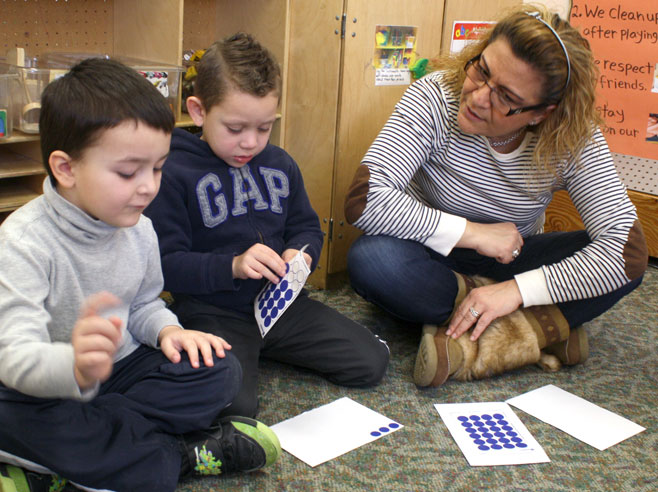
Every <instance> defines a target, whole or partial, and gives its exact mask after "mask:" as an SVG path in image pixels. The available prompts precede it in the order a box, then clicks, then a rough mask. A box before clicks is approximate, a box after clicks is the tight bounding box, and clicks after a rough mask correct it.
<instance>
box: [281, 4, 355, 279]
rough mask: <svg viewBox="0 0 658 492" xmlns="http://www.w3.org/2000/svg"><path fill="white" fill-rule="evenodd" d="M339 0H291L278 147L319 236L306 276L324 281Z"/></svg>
mask: <svg viewBox="0 0 658 492" xmlns="http://www.w3.org/2000/svg"><path fill="white" fill-rule="evenodd" d="M342 12H343V0H317V1H309V0H291V1H290V9H289V14H288V24H289V27H288V37H287V40H286V46H287V49H286V63H285V66H286V73H285V74H284V84H285V89H284V94H283V100H282V104H281V107H282V141H283V147H284V148H285V149H286V151H287V152H288V153H289V154H290V155H291V156H292V157H293V158H294V159H295V161H296V162H297V163H298V165H299V167H300V169H301V171H302V174H303V176H304V184H305V186H306V191H307V192H308V195H309V198H310V200H311V205H312V206H313V208H314V209H315V211H316V212H317V214H318V216H319V217H320V224H321V226H322V230H323V232H324V233H325V242H324V247H323V249H322V255H321V256H320V260H319V262H318V267H317V269H316V270H315V272H314V273H313V275H312V276H311V279H310V280H309V281H310V282H311V283H312V284H314V285H317V286H319V287H326V280H327V272H328V270H327V264H328V254H327V252H328V238H329V230H330V226H331V216H332V214H331V211H332V200H333V189H332V186H333V175H334V171H333V169H334V153H335V143H336V121H337V113H338V88H339V77H340V60H341V43H342V40H341V35H340V29H341V21H342Z"/></svg>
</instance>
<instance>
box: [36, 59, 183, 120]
mask: <svg viewBox="0 0 658 492" xmlns="http://www.w3.org/2000/svg"><path fill="white" fill-rule="evenodd" d="M91 57H102V58H112V59H114V60H117V61H119V62H121V63H123V64H124V65H127V66H129V67H131V68H133V69H134V70H136V71H137V72H139V73H140V74H142V75H143V76H144V77H146V78H147V79H148V80H149V81H150V82H151V83H153V85H155V87H156V88H157V89H158V90H159V91H160V93H161V94H162V95H163V96H164V97H166V98H167V100H168V101H169V106H170V107H171V110H172V111H173V113H174V115H175V116H176V118H179V117H180V90H181V76H182V74H183V73H184V72H185V69H184V68H183V67H182V66H178V65H169V64H166V63H159V62H152V61H148V60H142V59H139V58H132V57H127V56H109V55H106V54H102V53H44V54H42V55H41V57H40V60H41V61H43V62H44V63H47V64H48V65H49V66H51V67H53V68H59V69H69V68H71V67H72V66H73V65H75V64H76V63H78V62H80V61H82V60H84V59H85V58H91Z"/></svg>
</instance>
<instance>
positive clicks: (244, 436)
mask: <svg viewBox="0 0 658 492" xmlns="http://www.w3.org/2000/svg"><path fill="white" fill-rule="evenodd" d="M183 440H184V441H185V447H186V449H187V457H188V460H189V463H190V468H191V470H192V471H193V473H195V474H197V475H221V474H223V473H231V472H250V471H254V470H258V469H260V468H263V467H266V466H270V465H271V464H272V463H274V462H275V461H276V460H277V458H278V457H279V455H280V454H281V444H279V439H278V438H277V437H276V434H275V433H274V432H273V431H272V429H270V428H269V427H267V426H266V425H265V424H263V423H261V422H258V421H257V420H254V419H250V418H247V417H236V416H231V417H224V418H222V419H220V420H219V421H218V422H217V424H216V425H215V426H213V427H211V428H210V429H208V430H206V431H196V432H190V433H188V434H185V435H184V436H183Z"/></svg>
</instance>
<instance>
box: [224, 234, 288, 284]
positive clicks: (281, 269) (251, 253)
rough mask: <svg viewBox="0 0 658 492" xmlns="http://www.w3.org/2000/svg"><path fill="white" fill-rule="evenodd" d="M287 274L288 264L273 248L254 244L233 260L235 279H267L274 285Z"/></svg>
mask: <svg viewBox="0 0 658 492" xmlns="http://www.w3.org/2000/svg"><path fill="white" fill-rule="evenodd" d="M285 274H286V262H285V261H283V259H282V258H281V257H280V256H279V255H278V254H277V253H276V251H274V250H273V249H272V248H270V247H268V246H265V245H264V244H260V243H258V244H254V245H253V246H252V247H251V248H249V249H248V250H247V251H245V252H244V253H242V254H241V255H240V256H236V257H235V258H233V278H241V279H247V278H253V279H261V278H263V277H265V278H266V279H267V280H269V281H270V282H272V283H273V284H277V283H279V278H280V277H283V276H284V275H285Z"/></svg>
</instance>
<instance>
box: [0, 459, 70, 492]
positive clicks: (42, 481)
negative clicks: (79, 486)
mask: <svg viewBox="0 0 658 492" xmlns="http://www.w3.org/2000/svg"><path fill="white" fill-rule="evenodd" d="M67 483H68V481H67V480H66V479H65V478H62V477H60V476H59V475H46V474H42V473H36V472H33V471H29V470H24V469H22V468H19V467H17V466H13V465H7V464H4V463H0V492H23V491H25V492H64V491H69V490H74V489H73V488H72V487H71V486H67Z"/></svg>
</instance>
